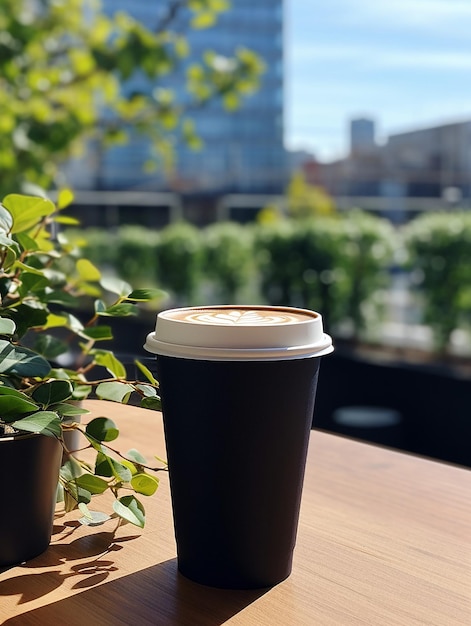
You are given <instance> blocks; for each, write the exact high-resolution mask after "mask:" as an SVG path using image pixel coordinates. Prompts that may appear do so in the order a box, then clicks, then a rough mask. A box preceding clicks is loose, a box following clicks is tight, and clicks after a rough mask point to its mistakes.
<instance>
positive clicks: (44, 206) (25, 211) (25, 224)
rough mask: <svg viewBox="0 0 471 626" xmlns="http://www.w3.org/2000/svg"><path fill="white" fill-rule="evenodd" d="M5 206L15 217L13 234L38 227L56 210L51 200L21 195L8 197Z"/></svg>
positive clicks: (5, 199) (4, 200)
mask: <svg viewBox="0 0 471 626" xmlns="http://www.w3.org/2000/svg"><path fill="white" fill-rule="evenodd" d="M3 205H4V206H5V207H6V209H7V210H8V211H9V212H10V213H11V215H12V217H13V225H12V227H11V232H12V233H20V232H22V231H25V230H29V229H30V228H33V227H34V226H37V225H38V224H39V223H40V222H41V220H42V218H43V217H46V216H47V215H51V214H52V213H54V212H55V210H56V207H55V206H54V203H53V202H51V200H47V199H46V198H39V197H36V196H25V195H19V194H9V195H8V196H6V197H5V198H4V199H3Z"/></svg>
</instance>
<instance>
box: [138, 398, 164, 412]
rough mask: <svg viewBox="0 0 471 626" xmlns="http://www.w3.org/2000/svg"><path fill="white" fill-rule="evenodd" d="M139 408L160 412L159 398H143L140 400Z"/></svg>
mask: <svg viewBox="0 0 471 626" xmlns="http://www.w3.org/2000/svg"><path fill="white" fill-rule="evenodd" d="M141 407H142V408H143V409H151V410H152V411H161V410H162V403H161V401H160V398H159V396H154V397H145V398H142V400H141Z"/></svg>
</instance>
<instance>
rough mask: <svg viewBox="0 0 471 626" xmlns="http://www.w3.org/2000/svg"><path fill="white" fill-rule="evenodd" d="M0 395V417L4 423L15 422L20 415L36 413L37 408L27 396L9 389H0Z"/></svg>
mask: <svg viewBox="0 0 471 626" xmlns="http://www.w3.org/2000/svg"><path fill="white" fill-rule="evenodd" d="M13 392H15V393H13ZM0 394H1V395H0V415H1V417H2V420H4V421H5V422H10V421H12V420H15V419H17V418H18V417H19V416H20V415H25V414H27V413H32V412H33V411H37V410H38V408H39V407H38V405H37V404H35V403H34V402H32V400H31V399H30V398H28V396H26V395H25V394H21V393H20V392H16V390H14V389H11V388H10V387H0Z"/></svg>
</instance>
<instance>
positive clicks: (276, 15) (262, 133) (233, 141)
mask: <svg viewBox="0 0 471 626" xmlns="http://www.w3.org/2000/svg"><path fill="white" fill-rule="evenodd" d="M103 6H104V9H105V11H106V12H108V13H111V12H115V11H119V10H124V11H126V12H128V13H130V14H131V15H132V16H133V17H135V18H136V19H139V20H141V21H143V22H144V23H145V24H146V25H148V26H149V27H151V26H152V24H153V23H157V21H158V17H159V15H161V14H162V13H163V12H165V11H166V9H167V6H168V2H167V0H160V1H152V0H103ZM185 34H186V36H187V37H188V40H189V43H190V47H191V58H190V61H194V60H195V59H198V58H200V57H201V56H202V54H203V53H204V52H205V51H206V50H214V51H216V52H218V53H220V54H222V55H232V54H233V53H234V50H235V49H236V48H238V47H246V48H250V49H251V50H253V51H255V52H256V53H257V54H258V55H259V56H260V57H261V58H262V59H263V61H264V63H265V66H266V69H265V73H264V74H263V76H262V79H261V86H260V89H259V90H258V91H257V92H256V93H255V94H253V95H251V96H248V97H247V98H245V99H244V101H243V104H242V106H241V108H240V109H238V110H236V111H235V112H231V113H229V112H227V111H226V110H225V109H224V108H223V106H222V104H221V103H218V102H214V103H211V104H209V105H207V106H205V107H202V108H201V109H197V110H195V111H194V112H192V114H191V117H192V119H193V120H194V121H195V124H196V129H197V132H198V134H199V136H200V137H201V138H202V140H203V142H204V147H203V148H202V149H201V150H199V151H196V152H195V151H193V150H190V149H188V148H186V147H185V146H183V145H179V146H178V148H177V159H176V165H175V171H174V173H173V174H172V175H171V176H169V177H168V178H167V177H166V176H164V175H163V174H162V173H161V172H160V173H157V174H146V173H145V172H143V164H144V163H145V161H147V160H148V158H149V144H148V142H147V141H146V140H145V138H142V137H138V136H136V137H134V138H133V139H132V140H131V141H130V142H129V143H128V144H127V145H125V146H121V147H115V148H113V149H112V150H111V151H108V152H106V153H104V154H102V155H99V167H98V169H97V171H96V175H95V177H94V180H95V183H96V186H97V187H98V188H101V189H147V190H168V189H170V190H171V189H175V190H177V191H178V190H180V189H182V190H184V191H187V192H190V193H200V192H203V193H237V192H239V193H257V192H260V193H280V192H281V191H282V190H283V189H284V187H285V183H286V171H285V151H284V148H283V0H233V2H232V8H231V9H230V10H228V11H227V12H225V13H223V14H221V15H220V17H219V19H218V21H217V24H216V25H215V26H214V27H212V28H210V29H202V30H189V31H187V32H186V33H185ZM135 80H137V81H139V88H140V89H143V88H146V89H149V90H152V89H153V88H154V87H155V85H154V84H152V83H151V82H150V81H148V79H144V78H139V77H137V78H136V79H135ZM182 80H183V78H182V76H181V75H180V77H179V76H178V75H174V76H172V77H171V78H169V79H168V83H167V86H170V87H172V88H173V89H175V90H178V86H179V85H181V84H182ZM133 81H134V79H133ZM160 84H161V83H160ZM135 86H136V83H135V82H133V83H132V86H131V85H129V86H124V87H123V88H135ZM95 162H96V161H95Z"/></svg>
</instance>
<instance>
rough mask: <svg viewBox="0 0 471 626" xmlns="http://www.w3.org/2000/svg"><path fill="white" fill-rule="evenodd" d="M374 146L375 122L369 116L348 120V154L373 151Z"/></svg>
mask: <svg viewBox="0 0 471 626" xmlns="http://www.w3.org/2000/svg"><path fill="white" fill-rule="evenodd" d="M375 148H376V129H375V123H374V121H373V120H371V119H369V118H364V117H362V118H357V119H352V120H351V121H350V154H352V155H357V154H358V155H360V154H367V153H370V152H373V151H374V150H375Z"/></svg>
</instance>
